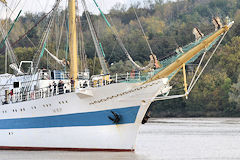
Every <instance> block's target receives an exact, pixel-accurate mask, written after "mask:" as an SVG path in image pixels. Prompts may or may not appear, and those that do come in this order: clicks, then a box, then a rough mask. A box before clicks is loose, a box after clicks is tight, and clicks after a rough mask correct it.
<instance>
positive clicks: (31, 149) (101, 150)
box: [0, 146, 134, 152]
mask: <svg viewBox="0 0 240 160" xmlns="http://www.w3.org/2000/svg"><path fill="white" fill-rule="evenodd" d="M0 150H24V151H83V152H94V151H95V152H134V149H103V148H102V149H101V148H50V147H12V146H0Z"/></svg>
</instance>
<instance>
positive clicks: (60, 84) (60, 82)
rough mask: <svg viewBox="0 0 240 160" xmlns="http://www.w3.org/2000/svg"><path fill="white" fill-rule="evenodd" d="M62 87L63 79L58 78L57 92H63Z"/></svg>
mask: <svg viewBox="0 0 240 160" xmlns="http://www.w3.org/2000/svg"><path fill="white" fill-rule="evenodd" d="M63 88H64V83H63V81H61V80H60V81H59V83H58V91H59V94H63V93H64V91H63Z"/></svg>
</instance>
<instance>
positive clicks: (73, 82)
mask: <svg viewBox="0 0 240 160" xmlns="http://www.w3.org/2000/svg"><path fill="white" fill-rule="evenodd" d="M74 85H75V81H74V80H73V78H71V91H72V92H74Z"/></svg>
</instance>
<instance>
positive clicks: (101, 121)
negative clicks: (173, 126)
mask: <svg viewBox="0 0 240 160" xmlns="http://www.w3.org/2000/svg"><path fill="white" fill-rule="evenodd" d="M139 108H140V106H135V107H128V108H120V109H112V110H104V111H97V112H86V113H76V114H66V115H57V116H46V117H33V118H18V119H1V120H0V129H30V128H53V127H74V126H102V125H113V122H112V121H111V120H110V119H109V118H108V116H110V117H114V116H113V114H112V113H111V111H114V112H116V113H118V114H119V115H120V116H121V118H120V121H119V123H118V124H127V123H134V122H135V120H136V116H137V113H138V111H139Z"/></svg>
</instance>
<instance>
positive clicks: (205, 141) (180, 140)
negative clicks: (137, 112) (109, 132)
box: [0, 118, 240, 160]
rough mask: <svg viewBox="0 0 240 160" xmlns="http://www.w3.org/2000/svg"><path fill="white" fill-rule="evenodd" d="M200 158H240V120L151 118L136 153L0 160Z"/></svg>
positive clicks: (9, 154) (41, 154)
mask: <svg viewBox="0 0 240 160" xmlns="http://www.w3.org/2000/svg"><path fill="white" fill-rule="evenodd" d="M201 159H204V160H205V159H207V160H238V159H240V118H197V119H196V118H195V119H189V118H187V119H178V118H177V119H151V120H150V123H147V124H145V125H143V126H142V127H141V128H140V133H139V135H138V137H137V147H136V151H135V152H127V153H119V152H118V153H115V152H56V151H50V152H49V151H48V152H45V151H0V160H201Z"/></svg>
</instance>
